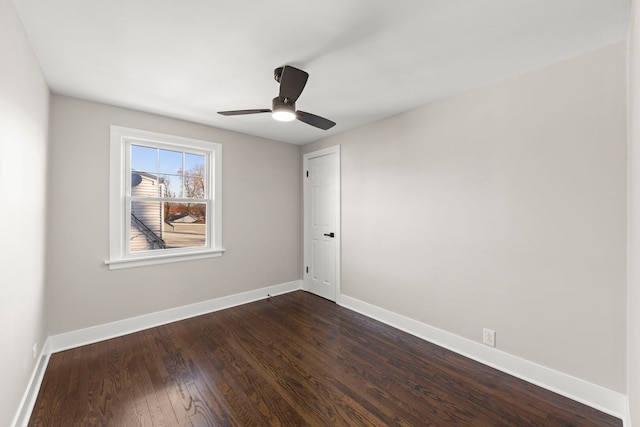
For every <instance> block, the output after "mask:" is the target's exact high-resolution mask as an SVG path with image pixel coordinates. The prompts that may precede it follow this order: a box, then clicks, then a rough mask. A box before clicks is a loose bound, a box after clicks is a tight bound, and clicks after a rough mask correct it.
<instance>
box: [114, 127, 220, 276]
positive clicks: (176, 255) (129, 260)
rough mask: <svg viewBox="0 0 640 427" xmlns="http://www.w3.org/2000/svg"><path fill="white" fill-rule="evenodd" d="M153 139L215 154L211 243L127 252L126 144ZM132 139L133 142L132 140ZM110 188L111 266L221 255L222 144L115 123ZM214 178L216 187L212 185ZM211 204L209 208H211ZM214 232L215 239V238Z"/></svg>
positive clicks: (164, 144) (159, 262) (211, 178)
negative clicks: (196, 246)
mask: <svg viewBox="0 0 640 427" xmlns="http://www.w3.org/2000/svg"><path fill="white" fill-rule="evenodd" d="M136 140H137V141H140V143H141V144H144V143H145V142H147V143H152V144H156V145H158V144H159V145H163V146H167V147H171V148H175V149H178V150H184V149H192V150H197V151H198V152H203V151H204V152H207V153H209V156H208V161H211V155H213V162H214V165H213V166H214V176H209V185H210V187H209V188H213V195H212V198H213V201H212V204H213V219H214V220H213V221H207V243H206V245H205V246H203V247H198V248H180V249H171V250H167V251H169V252H167V251H164V250H163V251H160V252H156V251H148V252H147V251H145V252H141V253H127V241H126V240H127V233H126V230H127V219H128V216H127V215H126V213H127V203H126V196H127V194H126V191H127V184H128V180H130V177H129V178H127V171H128V170H129V169H130V168H129V164H128V162H127V159H128V156H127V153H126V148H127V147H128V146H129V143H130V142H131V141H136ZM128 141H129V142H128ZM109 167H110V192H109V259H108V260H107V261H105V264H107V265H108V266H109V269H110V270H116V269H121V268H129V267H140V266H146V265H157V264H165V263H170V262H178V261H189V260H195V259H203V258H212V257H219V256H221V255H222V254H223V253H224V248H223V247H222V203H221V200H222V144H219V143H216V142H210V141H202V140H198V139H192V138H184V137H180V136H174V135H167V134H162V133H157V132H149V131H144V130H139V129H132V128H126V127H122V126H113V125H112V126H111V146H110V166H109ZM211 180H213V183H214V184H213V187H211ZM210 207H211V206H208V207H207V209H210ZM211 236H213V239H211Z"/></svg>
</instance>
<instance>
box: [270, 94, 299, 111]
mask: <svg viewBox="0 0 640 427" xmlns="http://www.w3.org/2000/svg"><path fill="white" fill-rule="evenodd" d="M271 107H272V108H271V110H272V111H291V112H292V113H295V112H296V103H295V102H291V101H290V100H289V98H280V97H279V96H276V97H275V98H273V101H272V102H271Z"/></svg>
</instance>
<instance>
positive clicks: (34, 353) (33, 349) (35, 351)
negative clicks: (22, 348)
mask: <svg viewBox="0 0 640 427" xmlns="http://www.w3.org/2000/svg"><path fill="white" fill-rule="evenodd" d="M31 357H33V358H34V359H35V358H36V357H38V343H34V344H33V347H31Z"/></svg>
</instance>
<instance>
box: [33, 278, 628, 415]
mask: <svg viewBox="0 0 640 427" xmlns="http://www.w3.org/2000/svg"><path fill="white" fill-rule="evenodd" d="M29 425H31V426H41V425H46V426H226V425H229V426H269V425H274V426H276V425H285V426H303V425H310V426H338V425H356V426H383V425H384V426H394V425H404V426H449V425H463V426H622V422H621V421H620V420H618V419H616V418H614V417H611V416H609V415H606V414H603V413H602V412H599V411H596V410H595V409H592V408H589V407H587V406H584V405H581V404H579V403H577V402H574V401H572V400H570V399H567V398H564V397H561V396H559V395H557V394H554V393H551V392H549V391H547V390H544V389H542V388H539V387H536V386H534V385H532V384H529V383H527V382H524V381H522V380H519V379H517V378H514V377H511V376H509V375H506V374H504V373H501V372H499V371H496V370H494V369H492V368H489V367H487V366H484V365H482V364H479V363H477V362H474V361H472V360H470V359H467V358H465V357H463V356H460V355H457V354H455V353H452V352H450V351H448V350H445V349H443V348H440V347H438V346H435V345H433V344H430V343H428V342H425V341H422V340H420V339H418V338H415V337H413V336H411V335H409V334H406V333H403V332H400V331H398V330H395V329H393V328H391V327H389V326H386V325H384V324H382V323H379V322H376V321H374V320H371V319H369V318H367V317H364V316H361V315H359V314H356V313H354V312H352V311H349V310H347V309H344V308H342V307H339V306H337V305H336V304H333V303H331V302H329V301H326V300H324V299H322V298H319V297H316V296H314V295H311V294H308V293H306V292H303V291H297V292H293V293H290V294H286V295H281V296H277V297H273V298H271V299H268V300H263V301H258V302H255V303H251V304H246V305H243V306H240V307H235V308H231V309H228V310H223V311H219V312H215V313H212V314H208V315H204V316H200V317H196V318H192V319H188V320H184V321H181V322H176V323H172V324H169V325H165V326H160V327H157V328H152V329H148V330H145V331H142V332H138V333H135V334H131V335H127V336H124V337H120V338H115V339H111V340H108V341H103V342H100V343H96V344H92V345H88V346H84V347H81V348H77V349H73V350H68V351H64V352H60V353H56V354H53V355H52V356H51V359H50V362H49V366H48V367H47V371H46V374H45V377H44V380H43V383H42V387H41V390H40V394H39V395H38V400H37V402H36V405H35V408H34V411H33V414H32V416H31V420H30V424H29Z"/></svg>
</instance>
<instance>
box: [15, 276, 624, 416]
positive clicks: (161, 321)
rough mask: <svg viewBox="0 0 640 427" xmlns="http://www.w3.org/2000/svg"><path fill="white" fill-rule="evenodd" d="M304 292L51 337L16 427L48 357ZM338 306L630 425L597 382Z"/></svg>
mask: <svg viewBox="0 0 640 427" xmlns="http://www.w3.org/2000/svg"><path fill="white" fill-rule="evenodd" d="M298 289H303V283H302V280H295V281H292V282H288V283H282V284H279V285H274V286H268V287H265V288H260V289H256V290H252V291H248V292H243V293H240V294H235V295H229V296H226V297H221V298H215V299H212V300H208V301H203V302H199V303H195V304H191V305H186V306H182V307H176V308H172V309H168V310H164V311H160V312H156V313H150V314H146V315H142V316H138V317H133V318H130V319H124V320H119V321H116V322H112V323H107V324H103V325H98V326H93V327H89V328H85V329H80V330H77V331H71V332H66V333H63V334H58V335H53V336H50V337H49V338H48V339H47V341H46V342H45V345H44V346H43V348H42V352H41V354H40V357H39V359H38V363H37V365H36V366H35V368H34V371H33V374H32V375H31V379H30V380H29V383H28V386H27V390H26V391H25V394H24V396H23V398H22V401H21V404H20V407H19V410H18V412H17V414H16V416H15V418H14V420H13V423H12V426H13V427H24V426H26V425H27V423H28V422H29V418H30V416H31V412H32V410H33V406H34V404H35V401H36V398H37V396H38V391H39V390H40V385H41V383H42V379H43V377H44V373H45V371H46V367H47V364H48V363H49V357H50V355H51V354H52V353H56V352H59V351H63V350H68V349H70V348H75V347H80V346H83V345H87V344H92V343H95V342H99V341H104V340H106V339H110V338H115V337H119V336H123V335H127V334H130V333H133V332H138V331H141V330H144V329H149V328H152V327H155V326H159V325H165V324H167V323H171V322H176V321H178V320H183V319H187V318H190V317H195V316H200V315H202V314H207V313H211V312H214V311H218V310H223V309H226V308H230V307H235V306H238V305H241V304H246V303H250V302H253V301H258V300H261V299H265V298H267V296H268V295H271V296H275V295H280V294H285V293H288V292H293V291H295V290H298ZM337 303H338V304H339V305H341V306H344V307H345V308H348V309H350V310H353V311H356V312H358V313H361V314H364V315H365V316H367V317H371V318H373V319H376V320H379V321H381V322H383V323H386V324H388V325H390V326H393V327H395V328H397V329H400V330H402V331H405V332H407V333H410V334H411V335H414V336H417V337H419V338H422V339H424V340H426V341H429V342H432V343H434V344H437V345H439V346H441V347H444V348H447V349H449V350H452V351H455V352H456V353H459V354H462V355H463V356H466V357H469V358H470V359H473V360H476V361H478V362H480V363H483V364H485V365H488V366H491V367H493V368H495V369H498V370H500V371H503V372H505V373H508V374H510V375H513V376H515V377H518V378H521V379H523V380H525V381H528V382H530V383H533V384H536V385H538V386H540V387H543V388H546V389H548V390H551V391H553V392H555V393H558V394H560V395H563V396H566V397H569V398H570V399H573V400H576V401H578V402H581V403H584V404H586V405H589V406H591V407H593V408H595V409H598V410H600V411H602V412H605V413H607V414H610V415H613V416H616V417H619V418H621V419H622V420H623V422H624V426H625V427H630V426H631V424H630V422H629V421H628V420H629V415H628V406H627V397H626V396H625V395H623V394H621V393H617V392H614V391H612V390H609V389H606V388H604V387H601V386H598V385H596V384H592V383H589V382H587V381H584V380H581V379H579V378H576V377H573V376H570V375H567V374H564V373H562V372H558V371H555V370H553V369H549V368H547V367H544V366H541V365H538V364H536V363H533V362H529V361H527V360H524V359H521V358H519V357H516V356H513V355H510V354H508V353H505V352H502V351H499V350H496V349H494V348H490V347H487V346H484V345H482V344H480V343H477V342H475V341H471V340H468V339H466V338H463V337H460V336H458V335H454V334H452V333H450V332H446V331H443V330H441V329H437V328H434V327H432V326H429V325H427V324H424V323H421V322H418V321H417V320H413V319H410V318H408V317H405V316H402V315H399V314H397V313H393V312H391V311H388V310H385V309H382V308H380V307H377V306H374V305H371V304H369V303H366V302H363V301H360V300H357V299H355V298H352V297H349V296H346V295H338V301H337Z"/></svg>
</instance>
